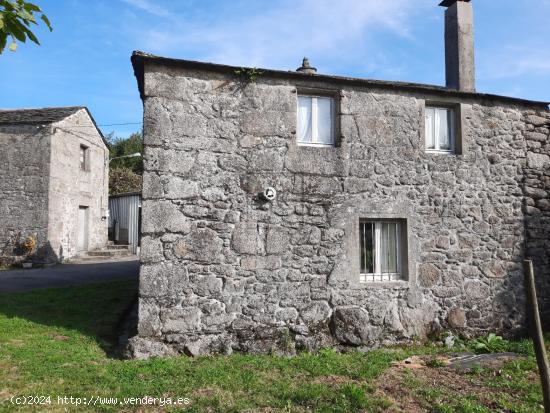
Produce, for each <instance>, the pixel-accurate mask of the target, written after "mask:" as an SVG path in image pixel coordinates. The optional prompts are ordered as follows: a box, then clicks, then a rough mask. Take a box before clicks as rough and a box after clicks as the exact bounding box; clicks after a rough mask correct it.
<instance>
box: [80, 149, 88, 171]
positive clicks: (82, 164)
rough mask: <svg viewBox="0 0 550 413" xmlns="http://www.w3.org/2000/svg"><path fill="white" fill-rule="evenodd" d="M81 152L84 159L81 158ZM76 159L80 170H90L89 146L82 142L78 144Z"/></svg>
mask: <svg viewBox="0 0 550 413" xmlns="http://www.w3.org/2000/svg"><path fill="white" fill-rule="evenodd" d="M82 152H84V161H82V159H81V155H82ZM78 161H79V164H80V168H79V169H80V170H81V171H82V172H89V171H90V147H89V146H86V145H84V144H80V147H79V151H78Z"/></svg>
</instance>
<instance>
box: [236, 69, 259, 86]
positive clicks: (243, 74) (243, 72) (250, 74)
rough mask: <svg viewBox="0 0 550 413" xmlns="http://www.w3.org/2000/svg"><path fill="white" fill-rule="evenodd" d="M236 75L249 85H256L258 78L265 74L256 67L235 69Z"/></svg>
mask: <svg viewBox="0 0 550 413" xmlns="http://www.w3.org/2000/svg"><path fill="white" fill-rule="evenodd" d="M234 73H235V75H237V76H239V77H240V78H241V79H243V80H244V81H246V82H248V83H254V82H256V80H257V79H258V76H260V75H262V74H263V73H264V72H263V71H262V70H258V69H256V68H255V67H253V68H246V67H241V68H239V69H235V72H234Z"/></svg>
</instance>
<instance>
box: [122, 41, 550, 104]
mask: <svg viewBox="0 0 550 413" xmlns="http://www.w3.org/2000/svg"><path fill="white" fill-rule="evenodd" d="M131 61H132V66H133V68H134V74H135V76H136V79H137V82H138V89H139V93H140V96H141V98H142V99H143V97H144V85H143V84H144V66H145V63H146V62H152V63H161V64H164V65H167V66H174V67H182V68H187V69H194V70H204V71H209V72H216V73H235V70H237V69H252V68H248V67H242V68H241V67H237V66H230V65H224V64H218V63H207V62H199V61H194V60H183V59H174V58H168V57H161V56H155V55H152V54H149V53H145V52H141V51H134V52H133V53H132V57H131ZM255 69H256V70H258V71H261V72H262V73H263V75H266V76H270V77H273V78H282V79H297V80H311V81H322V82H327V83H338V84H347V85H356V86H371V87H379V88H383V89H390V90H400V91H407V92H417V93H418V92H420V93H424V94H439V95H445V96H455V97H460V98H472V99H493V100H500V101H506V102H508V103H516V104H523V105H529V106H538V107H541V106H542V107H545V108H546V109H548V105H550V102H540V101H535V100H528V99H521V98H515V97H508V96H500V95H494V94H487V93H478V92H463V91H459V90H455V89H449V88H446V87H443V86H436V85H427V84H421V83H410V82H398V81H386V80H372V79H361V78H353V77H345V76H333V75H323V74H309V73H301V72H295V71H283V70H273V69H263V68H255Z"/></svg>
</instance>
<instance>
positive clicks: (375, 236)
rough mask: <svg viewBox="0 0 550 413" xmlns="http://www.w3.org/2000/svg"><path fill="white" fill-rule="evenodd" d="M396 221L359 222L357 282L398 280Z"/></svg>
mask: <svg viewBox="0 0 550 413" xmlns="http://www.w3.org/2000/svg"><path fill="white" fill-rule="evenodd" d="M402 231H403V228H402V222H401V221H400V220H379V221H378V220H377V221H361V222H360V223H359V239H360V248H361V253H360V254H359V255H360V260H361V263H360V268H361V274H360V281H361V282H377V281H395V280H401V279H402V278H403V277H402V270H401V268H402V263H401V261H402V259H401V248H402V245H401V243H402V241H401V233H402Z"/></svg>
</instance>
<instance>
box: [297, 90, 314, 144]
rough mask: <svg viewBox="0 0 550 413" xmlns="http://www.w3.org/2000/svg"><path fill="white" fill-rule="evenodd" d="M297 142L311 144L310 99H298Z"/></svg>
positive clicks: (300, 97)
mask: <svg viewBox="0 0 550 413" xmlns="http://www.w3.org/2000/svg"><path fill="white" fill-rule="evenodd" d="M298 142H305V143H311V98H310V97H307V96H299V97H298Z"/></svg>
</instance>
